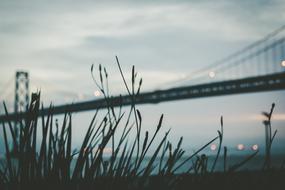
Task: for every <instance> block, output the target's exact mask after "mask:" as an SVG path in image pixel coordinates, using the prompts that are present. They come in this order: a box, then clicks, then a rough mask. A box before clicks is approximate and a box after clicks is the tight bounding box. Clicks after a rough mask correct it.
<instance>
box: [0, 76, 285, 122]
mask: <svg viewBox="0 0 285 190" xmlns="http://www.w3.org/2000/svg"><path fill="white" fill-rule="evenodd" d="M282 89H285V72H281V73H277V74H271V75H265V76H257V77H250V78H244V79H238V80H230V81H222V82H214V83H208V84H200V85H193V86H185V87H179V88H171V89H167V90H157V91H154V92H147V93H141V94H140V95H138V96H136V97H135V103H136V104H154V103H159V102H165V101H174V100H182V99H192V98H202V97H211V96H220V95H230V94H241V93H250V92H263V91H273V90H282ZM133 99H134V98H133V97H131V96H128V95H126V96H117V97H112V98H110V99H109V100H108V102H109V105H112V106H114V107H117V106H121V105H122V106H125V105H131V104H132V103H133ZM107 106H108V104H107V102H106V101H105V100H104V99H97V100H91V101H85V102H79V103H73V104H69V105H59V106H54V107H53V114H63V113H65V112H80V111H88V110H94V109H99V108H106V107H107ZM48 110H49V109H48V108H45V109H43V110H41V111H40V115H47V114H48ZM23 117H25V113H21V114H15V113H12V114H10V115H8V116H7V115H1V116H0V121H7V120H17V119H22V118H23Z"/></svg>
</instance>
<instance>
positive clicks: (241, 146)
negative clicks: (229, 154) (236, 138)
mask: <svg viewBox="0 0 285 190" xmlns="http://www.w3.org/2000/svg"><path fill="white" fill-rule="evenodd" d="M237 149H238V150H244V149H245V146H244V145H243V144H238V145H237Z"/></svg>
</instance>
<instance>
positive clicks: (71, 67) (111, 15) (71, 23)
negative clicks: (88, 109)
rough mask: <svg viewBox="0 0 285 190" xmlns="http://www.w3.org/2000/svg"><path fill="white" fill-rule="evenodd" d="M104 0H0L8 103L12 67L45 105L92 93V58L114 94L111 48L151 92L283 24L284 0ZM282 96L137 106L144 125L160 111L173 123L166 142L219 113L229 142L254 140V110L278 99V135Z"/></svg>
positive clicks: (0, 62)
mask: <svg viewBox="0 0 285 190" xmlns="http://www.w3.org/2000/svg"><path fill="white" fill-rule="evenodd" d="M102 2H103V1H101V2H99V1H94V0H84V1H75V0H74V1H71V0H69V1H68V0H49V1H44V0H25V1H21V0H18V1H14V0H9V1H8V0H0V68H1V69H0V78H1V80H0V91H1V94H0V99H1V100H2V99H5V100H6V101H8V102H10V105H12V104H11V103H12V101H13V90H14V83H13V78H14V75H15V71H16V70H19V69H20V70H26V71H28V72H29V74H30V80H31V91H35V90H36V89H40V90H41V91H42V95H43V97H42V99H43V100H44V102H45V103H48V102H50V101H53V102H54V103H55V104H62V103H65V102H72V101H79V100H82V99H86V98H87V99H90V98H93V93H94V91H95V90H96V87H95V85H94V83H93V81H92V79H91V75H90V66H91V64H95V65H98V64H99V63H101V64H103V65H104V66H106V67H107V69H108V70H109V72H110V73H111V74H110V75H111V79H110V83H111V90H112V92H114V93H124V91H123V83H122V81H121V80H120V77H119V73H118V69H117V67H116V65H115V55H117V56H118V57H119V59H120V62H121V64H122V67H123V69H124V71H125V73H126V75H127V76H130V71H131V66H132V65H135V66H136V69H137V71H138V72H139V75H140V76H141V77H143V81H144V82H143V90H153V89H156V88H159V87H160V86H161V85H163V84H167V83H169V82H171V81H174V80H177V79H181V78H183V77H185V76H187V75H188V74H189V73H191V72H193V71H195V70H197V69H199V68H203V67H204V66H207V65H209V64H211V63H212V62H214V61H215V60H219V59H221V58H223V57H224V56H226V55H228V54H230V53H232V52H235V51H236V50H238V49H240V48H242V47H244V46H246V45H248V44H250V43H252V42H255V41H256V40H258V39H260V38H262V37H263V36H265V35H266V34H268V33H270V32H271V31H273V30H274V29H276V28H278V27H280V26H282V25H284V23H285V11H284V10H285V1H283V0H270V1H269V0H236V1H231V0H220V1H219V0H218V1H211V0H208V1H206V0H200V1H189V0H188V1H162V0H161V1H147V0H142V1H104V3H102ZM11 81H12V83H11ZM7 84H8V87H7ZM9 84H10V85H9ZM284 95H285V94H284V92H283V91H279V92H271V93H260V94H250V95H236V96H230V97H218V98H209V99H201V100H200V99H199V100H185V101H179V102H174V103H165V104H159V105H158V106H150V105H149V106H141V109H142V110H143V111H145V118H146V125H147V126H148V125H151V123H156V121H157V119H158V118H159V114H160V113H162V112H164V113H166V115H167V116H168V119H166V126H167V127H174V125H176V126H175V127H174V128H175V134H174V135H173V136H174V137H173V138H174V140H175V138H176V137H178V136H180V135H185V136H186V137H189V139H190V138H193V139H194V144H195V143H196V144H199V143H200V141H199V140H201V138H198V137H200V136H203V134H206V135H204V136H203V137H202V139H203V140H204V138H208V137H209V136H211V135H212V132H213V133H214V134H213V135H215V132H216V130H217V129H218V127H219V125H218V121H219V116H220V115H222V114H223V115H226V116H228V124H229V125H230V126H231V127H232V129H231V130H229V138H231V140H232V141H231V142H236V141H238V140H236V141H235V140H233V139H234V138H235V139H241V138H242V137H244V138H247V139H259V141H261V140H260V137H261V136H262V135H263V133H262V132H263V129H262V130H261V127H260V124H261V118H260V117H259V114H260V112H261V111H264V110H266V109H269V107H270V104H271V103H272V102H276V103H277V108H276V111H277V116H276V120H277V123H276V125H277V127H278V128H279V129H280V130H281V132H279V133H280V138H281V136H282V135H281V134H282V133H283V134H285V130H284V127H285V126H284V123H285V116H284V113H285V109H284V107H285V100H284ZM177 108H179V109H177ZM177 110H179V111H177ZM197 110H198V111H197ZM79 115H80V114H79ZM79 115H77V116H76V117H77V118H79ZM189 116H192V119H189ZM80 117H81V116H80ZM88 117H89V115H88V114H85V115H84V114H83V115H82V118H88ZM205 118H207V119H205ZM90 119H91V118H90ZM225 119H226V120H227V118H225ZM86 120H88V119H86ZM215 121H216V123H215ZM282 121H283V123H282ZM239 122H240V123H242V124H244V125H252V126H254V127H253V129H254V130H251V132H249V133H248V132H247V133H245V132H244V130H247V128H246V127H244V128H242V127H241V128H239V127H238V126H239ZM75 123H79V122H78V121H75ZM86 123H87V122H86ZM210 123H212V124H213V126H209V124H210ZM253 123H255V124H253ZM84 124H85V123H84ZM86 125H87V124H86ZM190 126H191V127H190ZM195 126H199V128H201V129H199V130H197V128H196V127H195ZM281 126H283V128H282V127H281ZM75 130H78V129H75ZM185 130H186V131H187V130H189V132H187V133H185ZM257 130H258V132H257ZM193 131H194V132H193ZM205 131H208V132H205ZM262 137H263V136H262ZM283 137H284V135H283ZM195 138H196V139H195ZM78 139H79V138H78ZM195 140H197V141H195ZM262 140H263V139H262ZM186 142H188V143H189V142H190V140H189V141H187V140H186ZM248 142H249V141H248Z"/></svg>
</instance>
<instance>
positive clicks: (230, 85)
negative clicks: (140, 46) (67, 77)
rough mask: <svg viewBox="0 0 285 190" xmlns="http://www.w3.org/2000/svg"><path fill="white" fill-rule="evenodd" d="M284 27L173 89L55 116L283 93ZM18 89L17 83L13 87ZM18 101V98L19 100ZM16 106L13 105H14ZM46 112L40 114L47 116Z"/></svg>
mask: <svg viewBox="0 0 285 190" xmlns="http://www.w3.org/2000/svg"><path fill="white" fill-rule="evenodd" d="M284 31H285V25H284V26H282V27H280V28H279V29H277V30H275V31H273V32H272V33H270V34H268V35H267V36H265V37H264V38H263V39H261V40H259V41H257V42H255V43H253V44H250V45H249V46H247V47H245V48H243V49H241V50H239V51H237V52H235V53H233V54H231V55H229V56H227V57H225V58H224V59H221V60H219V61H217V62H214V63H212V64H210V65H208V66H207V67H205V68H202V69H200V70H198V71H196V72H194V73H191V74H189V76H186V77H184V78H183V79H181V80H178V81H173V83H172V87H169V88H168V89H163V90H154V91H152V92H142V93H140V94H139V95H137V96H135V97H134V96H130V95H124V96H117V97H111V98H109V99H108V101H106V100H105V99H96V100H89V101H83V102H78V103H73V104H66V105H58V106H54V107H53V113H54V114H63V113H65V112H80V111H88V110H93V109H99V108H106V107H107V106H110V105H111V106H114V107H117V106H126V105H131V104H133V103H134V102H135V103H136V104H154V103H160V102H166V101H174V100H182V99H192V98H202V97H212V96H220V95H230V94H241V93H252V92H264V91H274V90H284V89H285V35H284ZM16 89H17V83H16ZM18 99H19V98H18ZM16 104H17V102H15V105H16ZM48 111H49V109H48V108H45V109H42V110H41V111H40V115H46V114H48ZM24 116H25V112H19V111H17V108H16V106H15V112H14V113H12V114H10V115H0V121H7V120H18V119H21V118H23V117H24Z"/></svg>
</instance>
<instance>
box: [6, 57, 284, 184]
mask: <svg viewBox="0 0 285 190" xmlns="http://www.w3.org/2000/svg"><path fill="white" fill-rule="evenodd" d="M116 61H117V65H118V68H119V71H120V73H121V76H122V79H123V82H124V85H125V87H126V89H127V92H128V94H129V95H130V96H131V97H132V104H131V106H130V109H129V112H128V113H126V112H123V111H122V107H120V108H118V109H114V107H113V106H112V104H111V103H110V101H109V99H110V97H111V95H110V94H109V87H108V73H107V71H106V69H105V68H102V66H101V65H99V73H98V77H99V80H97V79H96V76H95V75H94V74H93V72H94V66H93V65H92V67H91V73H92V78H93V80H94V82H95V84H96V86H97V87H98V88H99V90H100V91H101V93H102V94H103V95H104V98H105V101H106V103H107V104H108V107H107V109H106V114H105V116H104V117H103V118H102V119H100V117H99V116H98V115H99V114H98V113H99V112H100V111H102V112H103V110H96V111H95V114H94V116H93V118H92V120H91V122H90V125H89V127H88V130H87V132H86V134H85V137H84V138H83V141H82V143H81V147H80V149H79V150H73V148H72V127H73V126H72V114H71V113H69V112H67V113H65V115H64V118H63V122H62V125H61V126H59V123H58V121H57V120H54V116H53V106H52V105H51V106H50V109H49V114H48V115H47V116H46V117H44V116H40V115H39V110H40V109H43V106H41V105H40V93H39V92H38V93H34V94H33V95H32V100H31V103H30V105H29V108H28V111H27V115H26V117H25V119H24V120H21V121H18V124H19V136H18V137H16V135H15V128H13V125H12V121H9V122H7V123H4V122H2V125H3V127H2V129H3V136H4V145H5V153H6V154H5V158H4V161H3V162H1V167H0V189H28V188H30V189H31V188H35V189H51V188H56V189H59V188H63V189H157V188H159V189H189V188H192V189H209V188H211V189H213V188H217V189H238V188H239V187H243V189H244V188H245V189H247V188H248V187H250V188H255V187H259V188H260V187H270V186H273V187H275V185H276V184H277V185H279V184H280V183H281V182H282V180H280V176H283V177H284V169H280V170H276V171H275V170H270V169H271V167H270V149H271V144H272V142H273V139H274V137H275V135H276V131H275V132H274V134H273V135H271V133H270V137H269V139H270V141H269V143H270V144H268V145H267V149H269V150H268V152H266V157H265V164H264V166H265V167H264V169H265V170H264V171H262V172H237V170H238V169H239V168H240V167H242V166H243V165H244V164H246V163H247V162H248V161H249V160H250V159H252V158H253V157H254V156H255V155H256V154H257V153H258V152H254V153H253V154H252V155H250V156H248V157H247V158H245V159H244V160H242V161H241V162H240V163H237V164H236V165H233V166H229V167H228V166H227V147H224V156H223V160H224V171H223V172H215V167H216V163H217V161H218V158H219V157H220V152H221V149H222V142H223V135H224V131H223V125H224V124H223V117H221V130H218V134H217V136H216V137H214V138H213V139H211V140H210V141H209V142H207V143H206V144H205V145H204V146H202V147H201V148H200V149H198V150H197V151H196V152H194V153H193V154H191V155H187V154H186V153H185V151H184V150H183V149H182V148H181V146H182V142H183V138H182V137H181V138H180V140H179V141H178V143H177V145H176V146H174V145H173V144H172V143H171V142H170V141H168V135H169V134H170V130H168V131H166V133H165V134H164V136H163V137H162V138H161V139H158V135H159V133H161V129H162V126H163V115H161V117H160V119H159V121H158V124H157V125H156V130H155V131H154V133H153V134H150V133H149V132H148V131H146V132H145V134H144V135H143V134H142V114H141V113H140V111H139V110H138V109H137V108H136V102H135V100H136V98H135V97H136V96H137V95H138V94H139V92H140V89H141V85H142V79H140V80H139V82H138V83H137V73H136V71H135V67H133V68H132V76H131V78H132V80H131V81H132V82H131V85H128V84H127V82H126V80H125V77H124V75H123V71H122V68H121V66H120V64H119V61H118V58H117V57H116ZM4 107H5V111H6V114H7V115H8V111H7V109H6V106H5V103H4ZM273 108H274V105H273V106H272V109H271V111H270V113H269V114H264V115H266V116H268V120H267V121H266V126H268V127H269V128H270V131H271V122H270V121H271V115H272V112H273ZM7 126H8V128H7ZM119 127H122V130H121V132H120V133H119V130H118V128H119ZM132 131H134V132H135V136H134V138H133V139H131V138H130V137H131V135H130V134H131V132H132ZM217 140H218V141H219V146H218V151H217V155H216V156H215V159H214V162H213V164H212V165H210V166H209V162H208V157H207V156H206V155H205V154H202V155H200V153H201V152H202V151H203V150H204V149H205V148H206V147H208V146H209V145H210V144H211V143H213V142H214V141H217ZM10 144H13V145H14V146H13V147H17V152H18V154H17V155H18V156H17V157H13V155H11V149H10V148H9V145H10ZM108 146H111V153H110V155H109V156H108V155H106V153H105V150H106V149H107V147H108ZM174 147H175V148H174ZM151 149H152V150H153V151H151ZM148 154H151V156H150V157H147V155H148ZM181 167H188V169H187V170H186V172H183V173H178V171H179V169H180V168H181ZM272 176H274V177H272ZM259 180H262V183H258V182H259ZM267 183H268V184H269V186H268V184H267ZM236 184H238V186H236ZM260 184H261V185H262V186H260ZM283 185H284V183H283Z"/></svg>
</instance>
